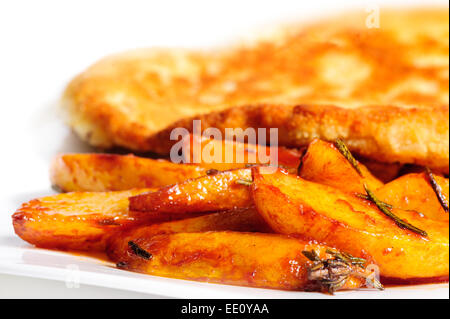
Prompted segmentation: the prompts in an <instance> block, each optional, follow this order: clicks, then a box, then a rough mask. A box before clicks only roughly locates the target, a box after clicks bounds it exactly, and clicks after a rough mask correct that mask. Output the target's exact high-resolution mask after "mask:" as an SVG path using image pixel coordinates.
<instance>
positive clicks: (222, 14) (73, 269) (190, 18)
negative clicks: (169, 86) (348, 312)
mask: <svg viewBox="0 0 450 319" xmlns="http://www.w3.org/2000/svg"><path fill="white" fill-rule="evenodd" d="M372 2H373V1H372ZM384 2H387V1H384ZM405 2H406V1H398V3H405ZM409 2H411V1H409ZM415 2H416V3H418V2H419V1H415ZM434 2H439V3H442V4H443V5H448V4H447V2H443V1H434ZM144 3H145V4H144ZM215 3H216V2H215ZM389 3H392V1H389ZM339 4H340V7H337V4H336V2H335V1H321V2H313V3H309V4H305V2H301V1H282V0H280V1H277V3H276V4H273V2H272V4H268V3H265V2H264V1H258V3H257V7H258V14H255V4H254V3H250V2H242V1H228V2H227V5H226V6H225V5H220V6H219V5H211V2H210V1H203V2H202V3H197V4H193V3H191V2H189V4H188V5H185V7H180V5H181V2H177V3H176V4H174V3H166V2H164V3H163V2H161V3H160V4H159V7H155V6H154V5H153V4H151V3H150V2H148V3H147V2H139V3H133V4H129V1H127V2H126V3H125V2H124V3H122V4H120V5H119V4H116V3H115V4H112V3H111V2H109V1H105V2H100V1H96V2H95V3H92V2H89V3H83V4H81V3H80V2H78V1H77V2H73V3H72V5H69V4H68V2H64V5H62V4H61V2H59V1H54V2H53V1H40V2H39V4H37V3H36V2H33V1H30V2H29V3H28V4H27V5H26V6H27V10H23V7H24V5H23V4H21V3H19V2H16V1H14V2H0V30H9V31H8V32H5V33H2V42H1V43H0V45H2V46H3V47H2V50H1V51H2V58H1V59H0V70H1V72H0V88H1V91H0V101H1V103H2V105H1V107H0V112H2V114H1V115H0V121H1V123H0V130H1V131H0V133H1V134H0V136H1V138H2V140H1V141H2V144H1V147H2V148H1V150H2V154H1V156H0V161H1V162H0V164H1V165H0V167H1V175H0V208H1V210H0V274H9V275H19V276H26V277H33V278H44V279H52V280H59V281H63V282H66V284H67V285H68V286H74V285H75V286H76V285H77V284H78V283H79V284H80V285H89V286H101V287H109V288H118V289H122V290H128V291H133V292H141V293H146V294H148V295H149V296H164V297H180V298H187V297H189V298H329V296H327V295H323V294H317V293H303V292H286V291H276V290H267V289H253V288H243V287H233V286H225V285H217V284H207V283H197V282H190V281H183V280H175V279H168V278H158V277H152V276H145V275H140V274H135V273H131V272H125V271H120V270H117V269H115V268H113V267H112V265H111V264H109V263H105V262H101V261H99V260H97V259H92V258H89V257H81V256H74V255H71V254H67V253H63V252H56V251H49V250H42V249H36V248H33V247H31V246H30V245H28V244H27V243H25V242H23V241H22V240H21V239H20V238H18V237H17V236H15V235H14V232H13V229H12V226H11V218H10V216H11V214H12V213H13V212H14V211H15V209H17V208H18V207H19V206H20V204H21V203H22V202H25V201H28V200H30V199H32V198H36V197H40V196H44V195H48V194H51V193H52V191H51V189H50V183H49V181H48V165H49V162H50V160H51V158H52V157H53V156H54V155H55V154H57V153H60V152H78V151H80V152H86V151H90V149H89V147H87V146H86V145H84V144H83V143H81V142H80V141H79V140H78V139H77V138H76V137H74V136H73V135H72V134H71V133H70V131H69V130H68V129H67V128H66V127H65V126H64V125H63V124H62V123H61V121H60V120H59V118H58V116H57V110H56V106H57V99H58V96H59V95H60V93H61V91H62V89H63V87H64V85H65V83H66V82H67V81H68V80H69V79H70V78H71V77H73V76H74V75H75V74H76V73H77V72H80V71H81V70H82V69H83V68H85V67H86V66H88V65H89V64H90V63H92V62H93V61H95V60H96V59H98V58H100V57H101V56H103V55H105V54H108V53H110V52H115V51H120V50H124V49H128V48H133V47H145V46H153V45H156V46H158V45H160V46H173V45H175V46H177V45H181V46H183V45H184V46H187V45H190V44H192V45H196V46H201V45H205V44H206V45H209V44H213V43H217V42H221V41H222V40H226V39H230V38H233V37H234V36H236V35H240V34H241V32H242V31H243V30H249V29H254V28H255V26H257V25H264V24H266V22H267V21H275V20H280V19H282V18H285V17H288V18H289V19H292V18H293V17H294V16H296V17H299V19H300V18H302V17H303V18H309V17H311V15H317V14H321V13H323V12H324V9H323V8H326V13H327V14H329V13H333V11H336V10H343V9H346V8H353V7H354V6H355V4H359V5H360V7H361V1H359V0H358V1H356V0H355V1H347V5H345V4H342V2H339ZM195 6H197V7H195ZM362 7H363V9H364V6H362ZM105 8H108V10H107V11H108V14H107V15H105V14H104V13H105ZM127 8H134V9H135V10H134V11H133V13H132V14H131V13H130V14H124V12H127V10H126V9H127ZM206 9H208V10H209V11H208V14H207V15H205V14H204V13H205V10H206ZM187 11H189V13H190V14H188V15H187V14H185V13H186V12H187ZM56 13H57V14H56ZM81 16H82V17H83V23H81V24H80V19H79V17H81ZM100 16H101V17H102V23H99V19H98V17H100ZM168 16H170V17H171V19H167V17H168ZM230 17H232V19H230ZM174 21H176V22H177V24H174ZM230 21H232V22H233V23H232V24H230ZM24 22H26V23H24ZM206 25H207V26H208V27H207V28H206V27H205V26H206ZM180 26H182V27H180ZM99 39H101V40H99ZM0 278H2V277H0ZM0 287H1V288H2V289H5V290H6V289H8V288H7V287H4V286H2V283H1V282H0ZM448 288H449V287H448V285H447V284H441V285H425V286H413V287H398V288H389V289H387V290H386V291H384V292H378V291H352V292H344V293H338V294H337V295H336V296H335V297H332V298H449V289H448ZM23 289H27V287H26V286H24V287H23Z"/></svg>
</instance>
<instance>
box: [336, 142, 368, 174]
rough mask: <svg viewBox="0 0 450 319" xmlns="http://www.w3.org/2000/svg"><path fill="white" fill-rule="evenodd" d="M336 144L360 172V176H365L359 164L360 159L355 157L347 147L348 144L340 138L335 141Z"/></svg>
mask: <svg viewBox="0 0 450 319" xmlns="http://www.w3.org/2000/svg"><path fill="white" fill-rule="evenodd" d="M334 146H336V148H337V149H338V150H339V152H340V153H341V154H342V155H343V156H344V157H345V158H346V159H347V161H348V162H349V163H350V164H351V165H352V166H353V168H354V169H355V171H357V172H358V174H359V176H361V177H363V174H362V172H361V168H360V167H359V165H358V161H357V160H356V159H355V158H354V157H353V155H352V153H351V152H350V150H349V149H348V148H347V145H345V143H344V142H343V141H342V140H341V139H340V138H338V139H336V140H335V141H334Z"/></svg>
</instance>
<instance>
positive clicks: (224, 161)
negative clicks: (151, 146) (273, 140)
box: [184, 134, 302, 172]
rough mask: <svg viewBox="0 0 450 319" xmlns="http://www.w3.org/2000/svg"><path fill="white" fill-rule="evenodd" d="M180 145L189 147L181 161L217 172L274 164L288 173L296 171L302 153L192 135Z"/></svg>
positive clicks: (282, 148) (283, 148) (294, 150)
mask: <svg viewBox="0 0 450 319" xmlns="http://www.w3.org/2000/svg"><path fill="white" fill-rule="evenodd" d="M184 145H185V147H186V149H188V150H189V153H188V154H186V156H185V157H184V161H185V163H195V164H198V165H201V166H202V167H207V168H209V169H217V170H221V171H225V170H230V169H238V168H245V167H246V165H247V164H267V165H268V164H272V165H274V164H277V165H279V166H281V167H283V168H285V169H288V170H289V171H290V172H296V171H297V168H298V165H299V164H300V158H301V156H302V152H300V151H298V150H296V149H288V148H285V147H282V146H280V147H276V146H272V147H268V146H263V145H259V144H248V143H240V142H236V141H231V140H223V141H222V140H215V139H209V138H205V137H203V136H195V135H193V134H190V136H189V138H185V139H184ZM194 145H195V146H194ZM216 154H218V155H216ZM237 154H242V155H239V156H238V155H237ZM216 156H217V157H216Z"/></svg>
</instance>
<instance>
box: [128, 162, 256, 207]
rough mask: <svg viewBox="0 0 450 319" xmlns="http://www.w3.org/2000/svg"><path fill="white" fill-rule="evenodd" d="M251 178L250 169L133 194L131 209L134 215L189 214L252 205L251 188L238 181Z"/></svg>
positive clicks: (203, 177) (231, 171)
mask: <svg viewBox="0 0 450 319" xmlns="http://www.w3.org/2000/svg"><path fill="white" fill-rule="evenodd" d="M251 178H252V174H251V170H250V169H249V168H247V169H237V170H230V171H225V172H218V173H217V174H213V175H208V176H202V177H199V178H197V179H193V180H188V181H186V182H183V183H179V184H175V185H172V186H167V187H163V188H161V189H159V190H158V191H156V192H151V193H146V194H140V195H137V196H133V197H130V210H132V211H133V213H134V214H135V215H136V214H139V212H144V214H147V213H150V212H159V213H174V214H186V213H194V212H197V213H198V212H213V211H219V210H228V209H234V208H245V207H250V206H252V199H251V196H250V189H249V187H248V186H246V185H241V184H238V183H237V182H236V181H237V180H239V179H247V180H251Z"/></svg>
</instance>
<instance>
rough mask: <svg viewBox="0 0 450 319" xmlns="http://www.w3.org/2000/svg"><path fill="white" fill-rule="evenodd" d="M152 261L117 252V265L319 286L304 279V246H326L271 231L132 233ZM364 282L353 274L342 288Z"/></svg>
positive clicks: (225, 280) (217, 279) (214, 278)
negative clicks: (151, 235) (263, 232)
mask: <svg viewBox="0 0 450 319" xmlns="http://www.w3.org/2000/svg"><path fill="white" fill-rule="evenodd" d="M135 243H136V244H138V245H139V247H141V248H143V249H145V250H146V251H147V252H149V253H150V254H152V258H151V259H150V260H146V259H143V258H141V257H139V256H136V255H135V254H134V253H133V252H132V251H131V250H130V249H129V248H128V249H126V250H123V249H120V250H119V251H118V252H117V256H118V257H119V260H120V262H121V264H120V265H121V268H123V269H128V270H132V271H137V272H141V273H146V274H149V275H155V276H163V277H171V278H180V279H188V280H197V281H206V282H213V283H221V284H230V285H241V286H251V287H262V288H275V289H286V290H313V289H316V290H317V289H319V287H317V286H316V285H315V284H314V283H313V282H310V281H309V280H308V279H307V268H308V267H309V266H310V265H311V262H310V261H309V260H308V259H307V258H306V257H304V256H303V254H302V251H303V250H312V249H314V250H316V252H317V253H318V254H319V256H320V257H321V258H329V257H330V256H329V255H328V254H326V253H325V250H326V247H325V246H321V245H317V244H313V243H306V242H302V241H300V240H297V239H293V238H288V237H283V236H280V235H273V234H259V233H237V232H206V233H178V234H166V235H157V236H153V237H149V238H147V237H145V238H136V239H135ZM362 285H363V282H362V280H361V279H360V278H354V277H351V278H350V280H348V281H347V283H346V285H345V286H344V287H343V288H344V289H352V288H358V287H361V286H362Z"/></svg>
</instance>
